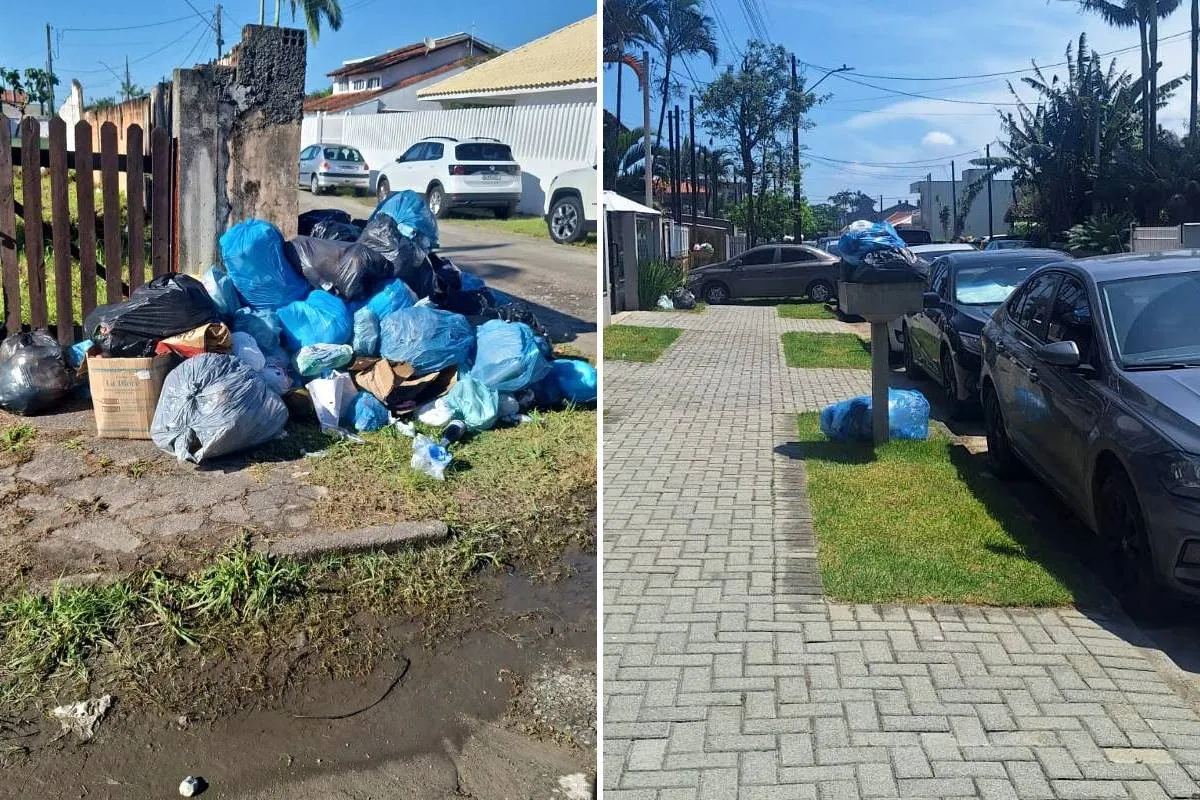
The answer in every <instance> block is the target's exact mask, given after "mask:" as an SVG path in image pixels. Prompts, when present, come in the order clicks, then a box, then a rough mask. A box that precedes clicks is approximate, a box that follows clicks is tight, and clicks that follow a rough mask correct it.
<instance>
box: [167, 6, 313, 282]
mask: <svg viewBox="0 0 1200 800" xmlns="http://www.w3.org/2000/svg"><path fill="white" fill-rule="evenodd" d="M305 52H306V42H305V33H304V31H302V30H297V29H293V28H274V27H264V26H259V25H247V26H245V27H244V28H243V29H242V40H241V42H239V43H238V45H237V46H236V47H235V48H234V49H233V51H232V52H231V53H230V56H229V58H228V59H227V62H228V63H221V64H205V65H201V66H197V67H195V68H192V69H177V70H175V74H174V81H173V88H172V96H171V112H172V128H173V130H174V135H175V136H176V138H177V141H178V161H177V165H178V166H177V171H176V180H177V192H178V199H179V225H178V258H177V265H178V269H179V271H181V272H189V273H193V274H195V273H198V272H201V271H203V270H204V269H206V268H207V267H208V266H209V265H210V264H214V263H217V261H218V260H219V256H220V249H219V245H218V241H219V239H220V236H221V234H222V233H224V232H225V231H226V230H228V229H229V227H230V226H232V225H233V224H235V223H237V222H241V221H242V220H246V219H249V218H251V217H255V218H258V219H265V220H267V221H268V222H271V223H273V224H274V225H275V226H276V227H278V228H279V230H280V231H281V232H282V233H283V236H284V237H285V238H288V237H291V236H294V235H295V234H296V217H297V215H298V214H299V201H298V199H297V196H296V156H297V154H298V153H299V152H300V125H301V122H302V120H303V103H304V70H305Z"/></svg>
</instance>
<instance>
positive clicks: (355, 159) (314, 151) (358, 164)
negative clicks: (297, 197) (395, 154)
mask: <svg viewBox="0 0 1200 800" xmlns="http://www.w3.org/2000/svg"><path fill="white" fill-rule="evenodd" d="M299 173H300V185H301V186H303V187H306V188H307V189H308V190H309V191H310V192H312V193H313V194H320V193H321V192H322V191H324V190H326V189H337V188H349V189H353V190H354V193H355V194H364V193H365V192H366V191H367V190H368V189H370V188H371V168H370V167H369V166H367V160H366V159H365V158H363V155H362V153H360V152H359V151H358V150H356V149H355V148H353V147H348V146H347V145H344V144H311V145H309V146H308V147H306V148H304V149H303V150H301V151H300V163H299Z"/></svg>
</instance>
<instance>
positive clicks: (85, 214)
mask: <svg viewBox="0 0 1200 800" xmlns="http://www.w3.org/2000/svg"><path fill="white" fill-rule="evenodd" d="M75 202H76V205H77V207H78V209H79V295H80V297H79V300H80V304H81V305H82V307H83V308H82V311H83V318H84V319H87V315H88V314H90V313H92V310H93V309H94V308H95V307H96V195H95V192H94V189H93V180H92V126H91V123H89V122H87V121H86V120H80V121H79V122H77V123H75ZM80 321H81V322H82V321H83V320H80ZM83 335H84V336H90V335H91V333H90V332H89V331H84V332H83Z"/></svg>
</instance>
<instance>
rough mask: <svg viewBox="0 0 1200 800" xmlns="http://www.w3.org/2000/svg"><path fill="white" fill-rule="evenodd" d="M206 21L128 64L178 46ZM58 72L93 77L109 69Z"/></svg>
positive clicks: (60, 68) (62, 68)
mask: <svg viewBox="0 0 1200 800" xmlns="http://www.w3.org/2000/svg"><path fill="white" fill-rule="evenodd" d="M206 21H207V20H201V21H200V22H197V23H196V24H194V25H192V27H190V28H188V29H187V30H186V31H184V32H183V33H182V34H181V35H180V36H178V37H176V38H174V39H172V40H171V41H169V42H167V43H166V44H164V45H163V46H162V47H159V48H158V49H156V50H152V51H150V52H149V53H146V54H145V55H143V56H139V57H138V58H135V59H132V60H131V61H130V62H129V63H130V64H140V63H142V62H143V61H145V60H147V59H150V58H153V57H154V56H156V55H158V54H159V53H161V52H163V51H164V50H166V49H168V48H170V47H174V46H175V45H177V44H179V42H181V41H183V40H184V39H186V38H187V37H188V36H191V35H192V34H193V33H195V32H196V31H197V30H199V29H200V28H202V27H203V26H204V23H205V22H206ZM58 71H59V72H62V73H64V74H65V73H71V74H77V75H95V74H96V73H99V72H108V71H109V69H108V67H102V68H101V69H72V68H70V67H59V68H58Z"/></svg>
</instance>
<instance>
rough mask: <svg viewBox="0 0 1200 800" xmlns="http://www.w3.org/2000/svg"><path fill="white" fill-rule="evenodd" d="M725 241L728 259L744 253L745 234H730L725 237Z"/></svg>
mask: <svg viewBox="0 0 1200 800" xmlns="http://www.w3.org/2000/svg"><path fill="white" fill-rule="evenodd" d="M725 241H726V242H727V243H728V248H729V254H728V257H729V258H733V257H734V256H740V255H741V254H742V253H744V252H746V234H744V233H731V234H729V235H728V236H727V237H726V239H725Z"/></svg>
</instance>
